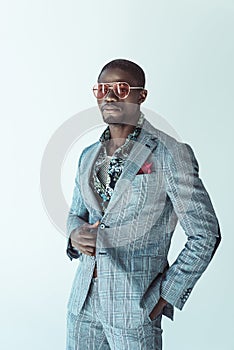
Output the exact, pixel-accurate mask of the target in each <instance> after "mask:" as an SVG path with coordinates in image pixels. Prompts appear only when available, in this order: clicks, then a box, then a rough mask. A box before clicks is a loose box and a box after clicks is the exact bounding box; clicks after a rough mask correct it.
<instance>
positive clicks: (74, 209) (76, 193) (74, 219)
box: [66, 157, 89, 260]
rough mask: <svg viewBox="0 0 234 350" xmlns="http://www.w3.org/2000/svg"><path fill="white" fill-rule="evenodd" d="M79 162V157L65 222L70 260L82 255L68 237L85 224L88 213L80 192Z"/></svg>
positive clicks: (67, 251)
mask: <svg viewBox="0 0 234 350" xmlns="http://www.w3.org/2000/svg"><path fill="white" fill-rule="evenodd" d="M80 162H81V157H80V160H79V164H78V167H77V172H76V177H75V187H74V190H73V197H72V203H71V207H70V209H69V212H68V217H67V222H66V226H67V237H68V242H67V250H66V253H67V255H68V257H69V258H70V259H71V260H72V259H77V258H79V257H80V255H81V254H82V253H81V252H80V251H79V250H78V249H76V248H74V247H72V244H71V239H70V235H71V233H72V231H73V230H74V229H76V228H78V227H80V226H82V225H83V224H85V223H87V222H88V220H89V213H88V210H87V208H86V206H85V203H84V200H83V198H82V194H81V190H80V181H79V167H80Z"/></svg>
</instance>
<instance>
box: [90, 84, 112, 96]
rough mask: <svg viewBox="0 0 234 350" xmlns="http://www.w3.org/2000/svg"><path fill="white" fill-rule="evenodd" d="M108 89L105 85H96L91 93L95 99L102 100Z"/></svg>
mask: <svg viewBox="0 0 234 350" xmlns="http://www.w3.org/2000/svg"><path fill="white" fill-rule="evenodd" d="M108 91H109V88H108V85H106V84H96V85H94V87H93V93H94V95H95V97H96V98H97V99H102V98H104V97H105V96H106V94H107V93H108Z"/></svg>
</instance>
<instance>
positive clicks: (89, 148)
mask: <svg viewBox="0 0 234 350" xmlns="http://www.w3.org/2000/svg"><path fill="white" fill-rule="evenodd" d="M98 146H100V141H97V142H94V143H92V144H91V145H89V146H87V147H85V148H84V149H83V151H82V152H81V155H80V158H79V166H80V164H81V162H82V161H83V160H84V159H86V158H88V157H89V156H90V155H91V154H92V153H93V152H94V151H95V150H96V149H97V147H98Z"/></svg>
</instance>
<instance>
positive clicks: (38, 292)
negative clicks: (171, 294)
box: [0, 0, 234, 350]
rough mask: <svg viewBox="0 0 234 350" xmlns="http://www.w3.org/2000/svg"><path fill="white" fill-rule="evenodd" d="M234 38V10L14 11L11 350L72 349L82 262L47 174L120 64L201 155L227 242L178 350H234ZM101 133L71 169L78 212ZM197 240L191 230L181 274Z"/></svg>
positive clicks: (7, 301) (72, 154)
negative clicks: (77, 184) (73, 252)
mask: <svg viewBox="0 0 234 350" xmlns="http://www.w3.org/2000/svg"><path fill="white" fill-rule="evenodd" d="M233 29H234V3H233V0H230V1H228V0H212V1H211V0H206V1H204V0H203V1H202V0H168V1H163V0H161V1H157V0H156V1H155V0H146V1H143V2H142V1H136V0H135V1H133V0H130V1H123V0H119V1H117V2H110V1H104V0H99V1H80V0H78V1H73V0H66V1H64V0H59V1H55V0H40V1H32V0H30V1H29V0H22V1H16V0H10V1H1V5H0V35H1V55H0V60H1V64H0V70H1V72H0V86H1V94H0V96H1V105H0V109H1V123H2V128H1V131H2V132H1V160H2V171H1V176H2V180H1V200H2V208H1V239H2V241H1V248H2V249H1V313H0V318H1V321H0V322H1V324H0V329H1V338H0V348H1V349H4V350H10V349H11V350H13V349H18V350H21V349H22V350H32V349H33V350H51V349H54V350H63V349H65V331H66V329H65V327H66V304H67V300H68V297H69V292H70V288H71V284H72V280H73V278H74V274H75V270H76V268H77V264H78V262H77V261H74V260H73V261H72V262H71V261H70V260H69V259H68V258H67V257H66V255H65V248H66V239H65V237H64V235H63V234H61V232H59V231H58V230H57V228H56V227H55V225H54V224H53V223H52V222H51V220H50V217H49V216H48V215H47V213H46V211H45V206H44V204H43V201H42V197H41V190H40V168H41V161H42V158H43V154H44V151H45V148H46V146H47V144H48V142H49V140H50V138H51V137H52V135H53V134H54V132H55V131H56V130H57V129H58V128H59V127H60V126H61V125H62V124H63V123H65V122H66V121H67V120H68V119H69V118H71V117H72V116H73V115H75V114H76V113H78V112H80V111H84V110H86V109H88V108H91V107H94V106H95V105H96V101H95V99H94V97H93V95H92V90H91V89H92V86H93V84H94V83H95V82H96V79H97V75H98V73H99V71H100V69H101V68H102V66H103V65H104V64H105V63H106V62H108V61H110V60H112V59H114V58H126V59H130V60H133V61H135V62H137V63H139V64H140V65H141V66H142V67H143V68H144V70H145V72H146V78H147V86H146V87H147V89H148V90H149V96H148V98H147V101H146V102H145V104H144V106H145V107H146V108H149V109H151V110H153V111H157V113H159V114H160V115H161V116H163V117H164V118H165V120H166V121H167V123H169V124H170V125H171V126H172V127H173V128H174V129H175V130H176V132H177V133H178V135H179V136H180V138H181V140H183V141H184V142H187V143H189V144H190V145H191V146H192V148H193V150H194V152H195V155H196V157H197V159H198V161H199V165H200V175H201V178H202V179H203V182H204V184H205V186H206V188H207V190H208V191H209V193H210V196H211V199H212V202H213V205H214V207H215V210H216V213H217V216H218V218H219V220H220V225H221V229H222V235H223V240H222V243H221V245H220V247H219V249H218V252H217V254H216V255H215V257H214V259H213V261H212V263H211V265H210V266H209V267H208V269H207V270H206V272H205V273H204V275H203V276H202V277H201V279H200V280H199V282H198V283H197V285H196V286H195V288H194V290H193V292H192V294H191V296H190V298H189V300H188V301H187V303H186V305H185V307H184V309H183V311H182V312H180V311H178V310H176V311H175V321H174V322H171V321H170V320H168V319H166V318H164V321H163V329H164V332H163V335H164V338H163V341H164V349H165V350H197V349H199V350H220V349H222V350H223V349H224V350H233V349H234V340H233V339H234V338H233V295H234V283H233V271H232V265H233V262H232V257H233V247H234V239H233V237H234V235H233V228H232V220H233V202H232V199H233V182H232V178H233V171H234V168H233V155H232V151H233V143H232V139H233V127H234V123H233V118H234V115H233V112H234V108H233V96H234V94H233V81H234V74H233V73H234V71H233V62H234V47H233V35H234V30H233ZM80 122H81V125H83V124H82V123H85V122H86V121H85V120H81V121H80ZM101 123H102V119H101V116H100V124H101ZM83 126H85V124H84V125H83ZM155 126H156V127H157V125H155ZM98 131H99V132H98V133H96V134H95V132H90V133H89V134H88V137H87V135H86V137H85V136H84V137H83V139H82V140H81V141H82V142H81V144H82V145H80V146H79V147H77V145H78V144H76V145H74V147H71V149H70V151H69V152H68V155H67V158H66V161H64V164H63V168H62V169H61V172H62V174H63V176H62V183H61V187H62V188H63V191H64V196H65V197H66V200H67V206H68V205H70V202H71V196H72V191H73V186H74V177H75V171H76V165H77V159H78V156H79V154H80V151H81V148H82V147H84V146H85V145H86V144H90V143H92V142H94V141H96V140H97V139H98V136H99V134H100V130H98ZM55 156H56V155H55ZM57 176H58V177H59V176H60V173H58V174H57ZM56 205H57V206H59V203H55V206H56ZM184 237H185V236H184V233H183V231H182V230H181V229H180V228H178V230H177V232H176V235H175V239H174V240H173V245H172V250H171V253H170V261H173V259H174V258H175V257H176V253H177V251H178V250H179V249H180V244H181V243H182V242H183V240H184Z"/></svg>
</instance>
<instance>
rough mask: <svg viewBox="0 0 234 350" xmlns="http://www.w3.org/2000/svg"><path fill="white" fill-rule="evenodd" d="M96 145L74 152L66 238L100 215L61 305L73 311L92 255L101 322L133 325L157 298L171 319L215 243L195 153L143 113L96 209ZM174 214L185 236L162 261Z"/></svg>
mask: <svg viewBox="0 0 234 350" xmlns="http://www.w3.org/2000/svg"><path fill="white" fill-rule="evenodd" d="M100 147H101V143H100V142H96V143H94V144H92V145H91V146H89V147H87V148H86V149H85V150H84V151H83V153H82V154H81V157H80V159H79V163H78V168H77V174H76V178H75V188H74V193H73V198H72V204H71V207H70V210H69V213H68V218H67V234H68V237H69V236H70V233H71V232H72V230H73V229H75V228H77V227H79V226H81V225H82V224H84V223H85V222H89V223H91V224H93V223H95V222H96V221H97V220H99V221H100V225H99V227H98V232H97V243H96V244H97V245H96V256H87V255H85V254H82V253H81V252H78V254H77V257H78V258H79V264H78V268H77V272H76V275H75V278H74V282H73V285H72V290H71V294H70V298H69V301H68V309H69V311H71V312H72V313H74V314H75V315H76V314H78V313H79V311H80V310H81V308H82V306H83V304H84V301H85V298H86V296H87V293H88V290H89V286H90V283H91V279H92V274H93V269H94V265H95V261H96V262H97V269H98V281H97V283H98V293H99V297H100V305H101V308H102V311H103V315H104V317H105V319H106V322H108V323H109V324H111V325H112V326H114V327H121V328H122V327H128V328H135V327H138V326H139V325H140V324H141V322H142V321H143V320H144V317H146V316H148V315H149V314H150V311H151V310H152V309H153V307H154V306H155V305H156V303H157V302H158V300H159V298H160V296H161V297H163V298H164V299H165V300H167V301H168V304H167V306H166V307H165V308H164V310H163V314H165V315H166V316H168V317H169V318H171V319H173V309H174V306H175V307H177V308H178V309H180V310H181V309H182V308H183V306H184V304H185V302H186V301H187V299H188V297H189V294H190V293H191V291H192V289H193V287H194V285H195V284H196V282H197V281H198V279H199V278H200V276H201V275H202V273H203V272H204V271H205V269H206V268H207V266H208V264H209V262H210V260H211V259H212V257H213V255H214V253H215V251H216V249H217V246H218V244H219V242H220V229H219V224H218V220H217V217H216V215H215V212H214V209H213V206H212V203H211V200H210V197H209V195H208V193H207V191H206V189H205V187H204V185H203V183H202V181H201V179H200V178H199V173H198V170H199V169H198V163H197V161H196V158H195V156H194V153H193V151H192V149H191V147H190V146H189V145H187V144H185V143H181V142H178V141H177V140H175V139H174V138H172V137H170V136H169V135H167V134H166V133H164V132H162V131H160V130H158V129H156V128H154V127H153V126H152V125H151V124H150V123H149V122H148V121H147V120H146V119H145V121H144V124H143V128H142V131H141V133H140V135H139V136H138V139H137V142H136V143H135V144H134V146H133V148H132V150H131V152H130V154H129V156H128V158H127V160H126V163H125V166H124V169H123V172H122V174H121V176H120V178H119V180H118V181H117V183H116V186H115V190H114V193H113V195H112V197H111V200H110V202H109V204H108V207H107V209H106V211H105V213H104V215H102V212H101V208H100V206H99V203H98V201H97V198H96V196H95V194H94V193H93V191H92V188H91V186H90V177H91V172H92V167H93V166H94V164H95V159H96V158H97V155H98V152H99V150H100ZM146 162H147V164H149V163H152V167H151V170H150V173H147V174H146V173H142V171H139V169H144V164H145V163H146ZM178 220H179V222H180V224H181V226H182V228H183V230H184V232H185V234H186V235H187V237H188V239H187V242H186V244H185V246H184V248H183V250H182V251H181V252H180V254H179V255H178V257H177V259H176V260H175V262H174V263H173V264H172V265H171V266H169V264H168V260H167V256H168V251H169V248H170V243H171V238H172V235H173V232H174V230H175V227H176V224H177V222H178Z"/></svg>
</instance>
